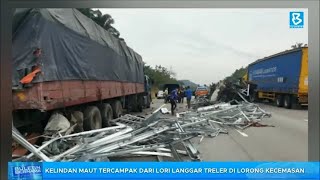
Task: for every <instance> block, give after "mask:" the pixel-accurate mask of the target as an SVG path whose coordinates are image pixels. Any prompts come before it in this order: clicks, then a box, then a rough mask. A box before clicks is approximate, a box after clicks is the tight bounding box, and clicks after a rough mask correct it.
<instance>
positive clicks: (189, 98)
mask: <svg viewBox="0 0 320 180" xmlns="http://www.w3.org/2000/svg"><path fill="white" fill-rule="evenodd" d="M184 93H185V96H186V97H187V104H188V109H190V107H191V98H192V90H191V89H190V86H188V87H187V90H186V91H184Z"/></svg>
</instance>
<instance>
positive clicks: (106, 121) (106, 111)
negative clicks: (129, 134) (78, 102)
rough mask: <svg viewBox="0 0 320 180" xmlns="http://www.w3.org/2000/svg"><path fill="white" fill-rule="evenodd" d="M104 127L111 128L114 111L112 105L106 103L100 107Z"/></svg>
mask: <svg viewBox="0 0 320 180" xmlns="http://www.w3.org/2000/svg"><path fill="white" fill-rule="evenodd" d="M100 111H101V119H102V127H109V126H110V121H111V120H112V119H113V111H112V107H111V106H110V104H108V103H105V104H102V105H101V106H100Z"/></svg>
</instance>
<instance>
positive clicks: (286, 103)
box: [284, 95, 292, 109]
mask: <svg viewBox="0 0 320 180" xmlns="http://www.w3.org/2000/svg"><path fill="white" fill-rule="evenodd" d="M284 107H285V108H287V109H291V107H292V99H291V96H290V95H286V96H285V97H284Z"/></svg>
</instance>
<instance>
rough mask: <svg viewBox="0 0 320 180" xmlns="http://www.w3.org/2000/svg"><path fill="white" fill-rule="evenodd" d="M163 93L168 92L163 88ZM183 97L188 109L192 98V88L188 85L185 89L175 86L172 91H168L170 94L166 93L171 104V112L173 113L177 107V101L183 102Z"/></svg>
mask: <svg viewBox="0 0 320 180" xmlns="http://www.w3.org/2000/svg"><path fill="white" fill-rule="evenodd" d="M165 93H166V94H168V90H167V89H166V90H165ZM184 97H186V98H187V106H188V109H190V106H191V104H190V103H191V98H192V90H191V89H190V87H189V86H188V87H187V88H186V90H184V89H182V88H180V89H179V88H176V89H174V90H173V91H171V92H170V94H168V97H167V98H168V101H169V102H170V104H171V114H172V115H174V114H175V113H174V111H175V109H176V108H177V102H178V101H180V102H181V103H183V100H184Z"/></svg>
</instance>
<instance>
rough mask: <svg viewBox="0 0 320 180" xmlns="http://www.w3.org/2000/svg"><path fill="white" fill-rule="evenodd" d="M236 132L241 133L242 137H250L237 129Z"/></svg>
mask: <svg viewBox="0 0 320 180" xmlns="http://www.w3.org/2000/svg"><path fill="white" fill-rule="evenodd" d="M236 131H238V133H239V134H241V135H242V136H244V137H248V135H247V134H246V133H244V132H241V131H239V130H237V129H236Z"/></svg>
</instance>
